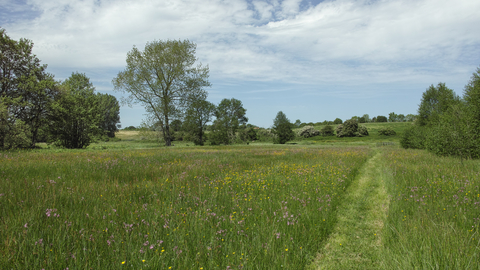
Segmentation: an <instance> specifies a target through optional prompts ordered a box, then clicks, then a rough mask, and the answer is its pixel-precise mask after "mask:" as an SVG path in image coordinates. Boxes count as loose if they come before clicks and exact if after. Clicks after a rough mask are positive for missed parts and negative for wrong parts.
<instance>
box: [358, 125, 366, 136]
mask: <svg viewBox="0 0 480 270" xmlns="http://www.w3.org/2000/svg"><path fill="white" fill-rule="evenodd" d="M358 135H359V137H363V136H368V130H367V127H366V126H359V127H358Z"/></svg>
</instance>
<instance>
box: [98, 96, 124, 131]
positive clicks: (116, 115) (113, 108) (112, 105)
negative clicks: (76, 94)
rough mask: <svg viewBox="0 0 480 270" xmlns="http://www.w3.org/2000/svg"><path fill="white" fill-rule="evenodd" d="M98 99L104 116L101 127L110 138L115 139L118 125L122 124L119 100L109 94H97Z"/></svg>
mask: <svg viewBox="0 0 480 270" xmlns="http://www.w3.org/2000/svg"><path fill="white" fill-rule="evenodd" d="M97 98H98V101H99V111H100V113H101V114H102V119H101V121H100V125H99V127H100V129H101V130H103V131H104V132H105V134H106V135H107V136H108V137H110V138H113V137H115V132H117V131H118V128H117V123H120V105H119V104H118V100H117V98H116V97H114V96H112V95H109V94H101V93H97Z"/></svg>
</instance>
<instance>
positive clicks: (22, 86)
mask: <svg viewBox="0 0 480 270" xmlns="http://www.w3.org/2000/svg"><path fill="white" fill-rule="evenodd" d="M32 49H33V43H32V42H31V41H30V40H27V39H20V40H19V41H15V40H12V39H10V37H9V36H8V35H7V34H6V32H5V30H4V29H1V28H0V112H1V113H0V149H4V148H16V147H34V146H35V143H36V142H37V139H38V133H39V130H40V128H41V127H42V126H43V125H45V123H46V122H45V121H46V114H47V111H48V107H49V105H50V102H52V100H53V98H54V96H55V95H56V94H57V93H58V89H57V85H56V82H55V81H54V79H53V75H51V74H48V73H46V71H45V70H46V68H47V65H40V60H39V59H38V58H37V57H36V56H35V55H34V54H32Z"/></svg>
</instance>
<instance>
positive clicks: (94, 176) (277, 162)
mask: <svg viewBox="0 0 480 270" xmlns="http://www.w3.org/2000/svg"><path fill="white" fill-rule="evenodd" d="M368 156H369V150H368V148H361V147H358V148H338V149H322V148H314V147H310V148H299V147H298V148H297V147H277V146H275V147H271V146H270V147H256V148H248V147H216V148H213V147H212V148H183V149H182V148H180V149H171V148H168V149H151V150H129V151H127V150H123V151H120V150H117V151H105V152H100V151H98V152H97V151H71V152H64V153H45V152H18V153H8V154H2V155H1V156H0V178H1V182H0V193H1V194H2V196H0V211H1V212H0V216H1V217H0V220H1V221H2V222H1V224H0V227H1V229H0V239H2V241H3V243H2V245H1V246H0V255H1V256H0V266H1V267H0V268H6V269H9V268H23V267H25V266H26V265H28V266H31V267H32V269H42V268H45V269H66V268H67V267H68V268H69V269H75V268H77V269H88V268H93V269H121V268H124V267H125V268H133V269H140V268H142V269H195V268H196V269H202V268H203V269H251V268H255V269H258V268H262V269H279V268H281V267H283V268H287V269H299V268H303V267H304V266H305V265H306V264H308V263H310V262H311V260H312V258H313V257H314V256H315V255H316V253H317V251H318V250H319V248H320V246H321V245H322V241H323V240H324V239H325V237H327V236H328V234H329V233H330V231H331V230H332V228H333V225H334V223H335V216H336V215H335V211H336V208H337V206H338V205H339V203H340V201H341V199H342V196H343V194H344V190H345V189H346V187H347V186H348V185H349V183H350V182H351V181H352V180H353V179H354V177H355V175H356V173H357V171H358V169H359V168H360V167H361V166H362V164H363V163H364V162H365V161H366V160H367V158H368Z"/></svg>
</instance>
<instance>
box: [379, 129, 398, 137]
mask: <svg viewBox="0 0 480 270" xmlns="http://www.w3.org/2000/svg"><path fill="white" fill-rule="evenodd" d="M378 134H379V135H385V136H393V135H397V133H396V132H395V130H393V129H391V128H389V127H387V128H382V129H380V130H379V131H378Z"/></svg>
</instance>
